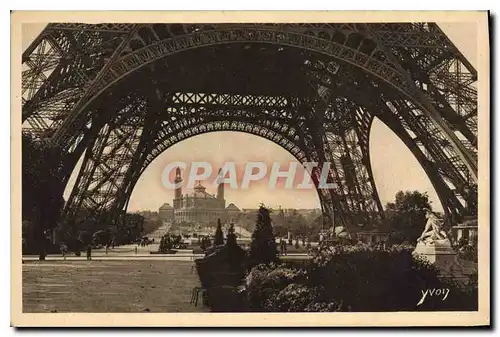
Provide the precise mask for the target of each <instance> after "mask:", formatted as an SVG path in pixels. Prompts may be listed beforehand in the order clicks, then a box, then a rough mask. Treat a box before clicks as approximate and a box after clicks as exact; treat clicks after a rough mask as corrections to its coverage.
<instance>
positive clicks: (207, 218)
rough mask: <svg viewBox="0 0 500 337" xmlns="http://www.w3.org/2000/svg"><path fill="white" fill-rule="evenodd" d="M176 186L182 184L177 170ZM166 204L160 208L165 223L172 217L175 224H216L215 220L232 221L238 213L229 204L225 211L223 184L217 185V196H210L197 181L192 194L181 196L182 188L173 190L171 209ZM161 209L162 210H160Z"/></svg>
mask: <svg viewBox="0 0 500 337" xmlns="http://www.w3.org/2000/svg"><path fill="white" fill-rule="evenodd" d="M219 173H220V170H219ZM174 182H175V183H176V184H179V186H180V183H181V182H182V176H181V171H180V169H179V168H177V169H176V171H175V180H174ZM166 205H168V204H164V205H162V207H160V210H159V212H160V215H162V214H163V216H165V218H164V217H163V216H162V219H164V220H165V221H167V218H168V217H170V215H172V219H173V221H174V222H177V223H182V222H186V223H197V224H214V225H215V224H217V220H218V219H220V220H221V222H227V221H232V220H233V219H235V218H236V216H237V214H238V213H239V212H240V210H239V208H238V207H237V206H236V205H234V204H230V205H229V206H228V207H227V209H226V200H225V199H224V184H219V186H218V187H217V195H214V194H210V193H208V192H207V191H206V188H205V187H204V186H203V185H202V184H201V182H200V181H198V182H197V183H196V184H195V186H194V188H193V192H191V193H190V194H184V195H183V194H182V187H178V188H176V189H175V196H174V200H173V207H172V209H170V208H169V206H170V205H168V206H166ZM162 208H163V209H162Z"/></svg>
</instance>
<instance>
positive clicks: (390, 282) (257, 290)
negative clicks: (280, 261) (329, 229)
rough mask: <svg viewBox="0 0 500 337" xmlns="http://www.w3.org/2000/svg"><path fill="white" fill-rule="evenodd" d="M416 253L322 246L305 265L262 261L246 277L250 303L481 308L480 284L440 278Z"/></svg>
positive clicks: (271, 307)
mask: <svg viewBox="0 0 500 337" xmlns="http://www.w3.org/2000/svg"><path fill="white" fill-rule="evenodd" d="M411 253H412V248H411V247H406V246H391V247H383V246H376V247H374V246H370V245H364V244H360V245H354V246H341V245H338V246H323V247H321V248H320V249H319V250H318V251H317V252H315V254H314V256H313V257H312V260H311V262H310V264H309V265H308V266H307V267H305V268H303V269H299V268H294V267H289V266H283V265H275V264H273V265H268V266H264V265H260V266H257V267H255V268H253V269H252V271H251V272H250V273H249V275H248V277H247V280H246V281H247V285H246V288H247V297H248V302H249V306H250V307H251V310H254V311H281V312H282V311H354V312H363V311H364V312H370V311H374V312H375V311H415V310H464V311H470V310H477V285H476V284H475V283H469V284H466V285H463V284H459V283H457V282H454V281H449V280H441V279H439V278H438V273H437V271H436V270H435V269H434V268H433V267H432V266H431V265H429V264H428V263H427V262H426V261H423V260H421V259H419V258H415V257H413V256H412V254H411ZM436 289H441V291H440V292H439V293H440V294H441V295H440V296H436V295H433V296H430V295H427V296H426V298H425V300H424V301H423V302H422V303H421V304H420V305H418V303H419V302H420V300H421V298H422V294H423V292H426V291H427V290H429V291H432V290H436ZM447 289H448V290H449V291H448V290H447ZM445 291H446V292H447V293H448V296H447V297H446V298H445V299H444V295H443V293H444V292H445ZM432 293H433V294H434V293H435V291H432Z"/></svg>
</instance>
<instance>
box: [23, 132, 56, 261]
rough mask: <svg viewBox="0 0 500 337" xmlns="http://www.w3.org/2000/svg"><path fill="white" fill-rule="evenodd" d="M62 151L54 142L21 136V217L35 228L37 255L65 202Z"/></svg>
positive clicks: (41, 251) (44, 245)
mask: <svg viewBox="0 0 500 337" xmlns="http://www.w3.org/2000/svg"><path fill="white" fill-rule="evenodd" d="M63 176H64V170H63V152H62V151H61V149H60V148H59V147H57V146H54V145H51V144H49V143H45V142H42V141H35V140H34V139H32V138H31V137H30V136H29V135H25V134H23V136H22V218H23V220H24V221H29V222H30V223H31V225H32V226H33V228H34V231H35V232H36V237H37V239H36V240H34V241H35V242H36V243H37V245H38V247H37V250H38V252H39V254H40V258H41V259H43V258H44V257H45V253H46V249H47V244H48V241H47V233H46V231H47V230H51V229H54V228H55V227H56V226H57V224H58V221H59V217H60V214H61V211H62V208H63V206H64V199H63V193H64V188H65V185H64V179H63Z"/></svg>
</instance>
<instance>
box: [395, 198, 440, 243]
mask: <svg viewBox="0 0 500 337" xmlns="http://www.w3.org/2000/svg"><path fill="white" fill-rule="evenodd" d="M428 209H432V207H431V204H430V201H429V196H428V195H427V193H421V192H418V191H406V192H403V191H399V192H398V193H396V198H395V201H394V202H389V203H387V206H386V215H387V220H386V225H387V226H388V227H389V229H390V231H391V233H392V237H393V238H395V239H396V241H399V242H404V241H406V242H408V243H416V241H417V238H418V237H419V236H420V234H421V233H422V230H423V229H424V226H425V221H426V216H425V211H426V210H428Z"/></svg>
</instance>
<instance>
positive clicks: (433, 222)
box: [417, 210, 448, 244]
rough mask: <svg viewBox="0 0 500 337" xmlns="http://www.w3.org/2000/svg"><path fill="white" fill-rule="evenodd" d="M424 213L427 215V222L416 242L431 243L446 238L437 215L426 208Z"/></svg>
mask: <svg viewBox="0 0 500 337" xmlns="http://www.w3.org/2000/svg"><path fill="white" fill-rule="evenodd" d="M425 215H426V217H427V223H426V224H425V228H424V231H423V232H422V234H421V235H420V237H419V238H418V240H417V242H422V243H424V244H432V243H434V242H435V241H438V240H448V237H447V235H446V232H445V231H444V230H443V229H442V226H441V221H440V220H439V219H438V217H437V216H436V215H435V214H434V213H433V212H432V211H430V210H427V211H426V214H425Z"/></svg>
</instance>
